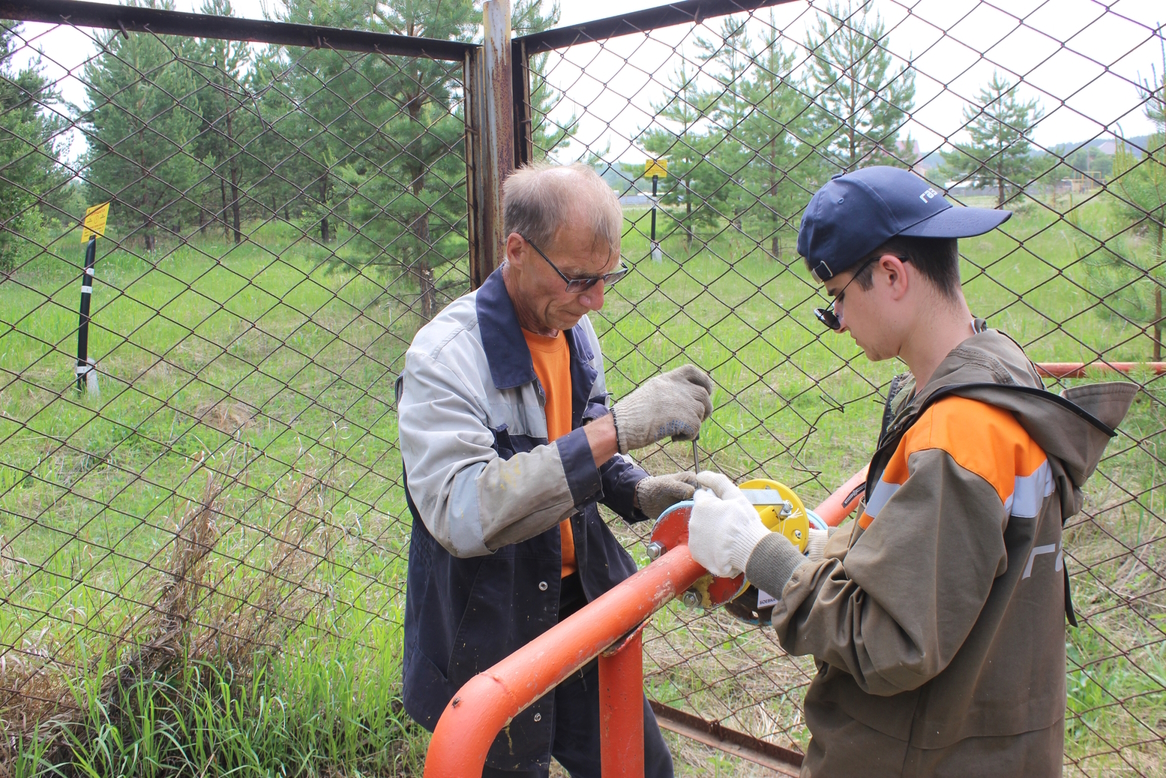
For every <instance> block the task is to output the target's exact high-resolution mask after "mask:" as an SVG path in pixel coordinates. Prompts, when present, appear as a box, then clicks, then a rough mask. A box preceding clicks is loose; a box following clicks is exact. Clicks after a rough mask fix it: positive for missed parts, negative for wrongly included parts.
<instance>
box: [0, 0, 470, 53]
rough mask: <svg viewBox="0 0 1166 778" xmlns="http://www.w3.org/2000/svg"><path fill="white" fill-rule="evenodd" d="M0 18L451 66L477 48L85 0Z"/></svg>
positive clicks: (2, 6) (10, 5) (60, 1)
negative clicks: (416, 59) (442, 62)
mask: <svg viewBox="0 0 1166 778" xmlns="http://www.w3.org/2000/svg"><path fill="white" fill-rule="evenodd" d="M0 17H2V18H6V19H16V20H20V21H24V22H43V23H45V24H65V25H70V26H74V27H97V28H101V29H106V30H121V31H122V32H123V33H126V32H147V33H153V34H155V35H180V36H183V37H186V38H216V39H220V40H235V41H248V42H251V43H270V44H272V45H276V46H301V47H304V48H309V49H337V50H339V51H356V52H364V53H368V54H384V55H393V56H404V57H425V58H426V59H437V60H448V61H450V62H460V61H462V60H463V59H464V58H465V56H466V53H467V52H470V51H474V50H476V49H478V48H480V47H479V46H478V45H477V44H474V43H465V42H462V41H447V40H437V39H435V38H417V37H410V36H407V35H390V34H388V33H381V32H366V31H362V30H344V29H340V28H338V27H320V26H316V25H311V24H294V23H291V22H271V21H262V20H259V19H243V18H240V17H237V16H214V15H210V14H197V13H188V12H186V11H164V10H160V9H157V8H138V7H135V6H128V5H111V4H109V3H89V2H83V0H0Z"/></svg>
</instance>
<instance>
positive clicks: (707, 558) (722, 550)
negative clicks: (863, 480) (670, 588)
mask: <svg viewBox="0 0 1166 778" xmlns="http://www.w3.org/2000/svg"><path fill="white" fill-rule="evenodd" d="M697 477H698V478H699V479H700V482H701V485H702V486H703V487H705V488H702V489H698V490H697V491H696V495H695V496H694V497H693V502H694V503H695V504H694V506H693V508H692V516H691V518H689V520H688V550H689V552H690V553H691V554H692V558H693V559H695V560H696V561H697V562H699V563H700V564H701V565H703V566H704V567H705V569H706V570H708V571H709V572H710V573H712V574H713V575H717V576H722V577H727V578H731V577H735V576H737V575H738V574H740V573H741V572H745V573H746V574H747V575H748V576H749V581H750V583H752V584H754V585H755V586H757V588H758V589H761V590H762V591H766V592H772V593H774V594H779V593H780V592H781V590H782V589H784V588H785V585H786V583H787V582H788V581H789V579H790V577H791V576H793V573H794V570H796V569H797V567H798V566H799V565H801V564H804V563H806V561H807V560H806V558H805V557H804V556H802V555H801V553H799V552H798V549H797V547H796V546H795V545H794V544H793V543H790V542H789V539H788V538H786V536H785V535H782V534H781V533H780V532H770V531H769V530H768V529H767V528H766V526H765V525H764V524H763V523H762V522H761V517H760V516H759V515H758V514H757V511H756V509H754V507H753V505H752V504H751V503H750V502H749V500H748V498H746V497H745V495H744V494H742V493H741V490H740V489H738V488H737V487H736V486H734V485H733V482H732V481H730V480H729V479H728V478H726V477H725V476H723V475H720V474H719V473H710V472H704V473H701V474H700V475H699V476H697Z"/></svg>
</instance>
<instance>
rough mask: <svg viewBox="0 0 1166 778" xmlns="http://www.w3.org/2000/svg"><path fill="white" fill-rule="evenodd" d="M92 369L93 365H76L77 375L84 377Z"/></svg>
mask: <svg viewBox="0 0 1166 778" xmlns="http://www.w3.org/2000/svg"><path fill="white" fill-rule="evenodd" d="M92 369H93V365H77V375H85V374H86V373H88V372H89V371H90V370H92Z"/></svg>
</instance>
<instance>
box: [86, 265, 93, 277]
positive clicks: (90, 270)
mask: <svg viewBox="0 0 1166 778" xmlns="http://www.w3.org/2000/svg"><path fill="white" fill-rule="evenodd" d="M85 275H87V276H91V275H93V268H91V267H87V268H85Z"/></svg>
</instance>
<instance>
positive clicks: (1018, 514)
mask: <svg viewBox="0 0 1166 778" xmlns="http://www.w3.org/2000/svg"><path fill="white" fill-rule="evenodd" d="M1010 215H1011V214H1009V213H1008V212H1007V211H991V210H983V209H976V208H954V207H952V206H951V204H950V203H948V202H947V201H946V200H945V199H944V198H943V197H941V196H940V194H939V193H938V192H937V191H936V190H935V189H933V188H932V187H931V186H929V185H928V184H927V183H926V182H925V181H923V180H922V179H920V178H918V177H917V176H915V175H914V174H912V173H910V172H907V171H905V170H899V169H895V168H888V167H873V168H867V169H864V170H858V171H855V172H853V173H850V174H847V175H844V176H840V177H836V178H835V179H834V180H832V181H830V182H829V183H827V184H826V185H825V186H824V187H822V188H821V189H820V190H819V191H818V192H817V194H815V195H814V197H813V199H812V200H811V201H810V204H809V206H808V207H807V209H806V212H805V216H804V217H803V219H802V225H801V231H800V233H799V235H798V252H799V253H800V254H802V255H803V257H805V261H806V264H807V266H808V267H809V269H810V271H811V272H812V273H813V275H814V277H815V278H816V279H817V280H818V281H819V282H820V283H822V284H824V286H825V289H826V292H827V293H828V294H829V295H831V296H832V297H833V298H834V301H833V303H832V304H831V305H830V307H829V308H825V309H819V310H818V311H817V312H816V313H817V315H818V318H819V319H820V320H821V321H822V322H823V323H824V324H826V325H827V326H828V327H830V328H831V329H833V330H835V331H836V332H839V333H848V334H849V335H850V336H851V337H852V338H854V340H855V342H856V343H858V345H859V346H860V347H861V348H862V350H863V351H864V352H865V353H866V355H867V357H868V358H869V359H871V360H874V361H881V360H885V359H891V358H895V357H897V358H898V359H901V360H902V361H903V362H904V363H905V364H906V366H907V368H908V370H909V371H910V372H909V373H908V374H906V375H904V376H901V377H900V378H898V379H896V380H895V381H893V382H892V383H891V389H890V397H889V398H888V402H887V410H886V413H885V415H884V425H883V430H882V433H881V435H880V436H879V443H878V448H877V450H876V452H875V455H874V457H873V459H872V460H871V466H870V475H869V480H868V481H867V498H866V501H865V503H864V506H863V509H862V510H861V511H860V514H859V518H858V520H857V521H855V522H854V523H853V524H852V525H851V526H850V527H849V528H848V529H843V530H842V531H839V532H837V533H835V535H834V536H833V537H832V538H831V539H830V540H829V542H828V543H827V544H826V545H825V550H824V552H823V553H822V555H821V556H820V557H818V558H817V559H807V558H806V557H803V556H801V555H800V554H798V552H797V550H796V549H795V548H794V546H792V545H791V544H790V543H789V542H788V541H787V540H786V539H785V538H784V537H783V536H782V535H780V534H777V533H771V532H768V531H767V530H766V528H765V526H764V525H763V524H761V521H760V519H759V518H758V515H757V512H756V511H755V510H754V509H753V507H752V506H751V505H750V504H749V502H748V501H747V500H746V499H744V497H742V496H741V493H740V491H738V490H737V488H736V487H735V486H733V484H732V483H731V482H730V481H729V480H728V479H726V478H724V477H723V476H720V475H716V474H713V473H704V474H701V476H700V480H701V481H702V483H703V484H704V485H706V486H707V487H708V490H704V489H702V490H699V491H698V492H697V494H696V497H695V502H696V505H695V507H694V509H693V512H692V519H691V522H690V525H689V535H690V537H689V547H690V550H691V552H692V556H693V558H695V559H696V560H697V561H698V562H700V563H701V564H702V565H704V566H705V567H707V568H708V569H709V570H710V571H711V572H713V573H714V574H717V575H730V574H736V573H737V572H738V571H740V570H744V571H745V573H746V575H747V577H748V579H749V580H750V581H751V582H752V583H754V584H756V585H757V586H758V587H759V588H760V589H762V590H764V591H767V592H780V598H779V602H778V604H777V605H776V607H775V608H774V610H773V626H774V627H775V628H776V629H777V633H778V638H779V640H780V641H781V644H782V646H783V647H784V648H785V649H786V650H787V651H789V652H790V653H793V654H798V655H810V656H813V657H814V658H815V659H816V660H817V662H818V666H819V672H818V675H817V677H816V678H815V679H814V681H813V683H812V684H811V685H810V689H809V691H808V693H807V695H806V700H805V714H806V723H807V725H808V726H809V729H810V733H811V736H812V739H811V742H810V746H809V748H808V750H807V753H806V757H805V762H804V765H803V768H802V775H804V776H820V775H823V776H842V775H863V776H884V775H886V776H891V775H894V776H957V775H959V776H966V775H973V774H974V775H1002V776H1003V775H1009V776H1013V775H1015V776H1020V775H1023V776H1055V775H1060V773H1061V762H1062V746H1063V739H1064V714H1065V616H1066V613H1067V612H1068V613H1069V614H1070V618H1071V610H1070V609H1069V607H1070V606H1069V603H1068V600H1067V585H1068V577H1067V573H1066V572H1065V569H1064V558H1063V553H1062V547H1061V525H1062V523H1063V522H1064V520H1065V518H1067V517H1068V516H1070V515H1072V514H1073V513H1075V512H1076V511H1077V510H1079V509H1080V507H1081V492H1080V487H1081V485H1082V484H1083V483H1084V482H1085V479H1086V478H1087V477H1088V476H1089V475H1090V473H1092V472H1093V469H1094V468H1095V467H1096V465H1097V461H1098V459H1099V458H1100V456H1101V452H1102V450H1103V449H1104V447H1105V444H1106V442H1107V441H1108V439H1109V438H1110V437H1112V436H1113V434H1114V432H1113V427H1114V426H1115V425H1116V424H1117V423H1118V422H1119V421H1120V420H1121V419H1122V417H1123V416H1124V415H1125V412H1126V410H1127V409H1128V407H1129V403H1130V401H1131V400H1132V397H1133V393H1134V392H1135V391H1136V387H1134V386H1133V385H1131V384H1106V385H1100V386H1091V387H1079V388H1076V389H1073V390H1067V391H1066V392H1064V394H1063V396H1055V395H1052V394H1050V393H1048V392H1046V391H1044V389H1043V387H1042V384H1041V380H1040V377H1039V376H1038V374H1037V372H1036V368H1035V367H1034V366H1033V364H1032V363H1031V362H1030V361H1029V360H1028V358H1027V357H1025V355H1024V352H1023V351H1022V350H1021V349H1020V347H1019V346H1018V345H1017V344H1016V343H1015V342H1014V341H1012V340H1011V339H1010V338H1008V337H1007V336H1006V335H1004V334H1002V333H1000V332H998V331H995V330H990V329H987V328H986V327H985V325H984V322H983V321H982V320H979V319H973V317H972V315H971V313H970V311H969V310H968V305H967V302H966V301H965V300H964V296H963V292H962V290H961V289H960V285H959V264H958V263H959V258H958V252H957V242H956V239H957V238H960V237H966V236H971V235H979V234H981V233H984V232H987V231H988V230H991V229H993V228H995V227H997V226H998V225H999V224H1001V223H1002V222H1003V221H1004V220H1005V219H1007V218H1008V217H1009V216H1010Z"/></svg>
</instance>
